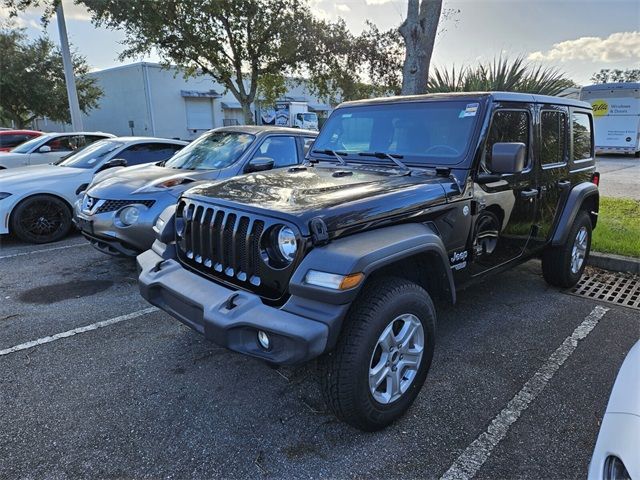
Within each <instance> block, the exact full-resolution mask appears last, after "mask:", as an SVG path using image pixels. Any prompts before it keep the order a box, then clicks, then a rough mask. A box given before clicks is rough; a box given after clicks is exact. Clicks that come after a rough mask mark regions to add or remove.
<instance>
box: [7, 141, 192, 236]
mask: <svg viewBox="0 0 640 480" xmlns="http://www.w3.org/2000/svg"><path fill="white" fill-rule="evenodd" d="M186 144H187V143H186V142H182V141H180V140H166V139H162V138H149V137H121V138H110V139H105V140H100V141H97V142H95V143H93V144H92V145H89V146H88V147H86V148H84V149H83V150H82V151H80V152H78V153H76V154H74V155H72V156H70V157H68V158H66V159H64V160H62V161H59V162H58V163H56V164H50V165H34V166H29V167H22V168H12V169H10V170H7V171H5V172H2V173H0V234H5V233H14V234H15V235H17V236H18V237H19V238H20V239H21V240H24V241H25V242H31V243H47V242H54V241H56V240H60V239H61V238H63V237H64V236H65V235H67V234H68V233H69V230H70V229H71V228H72V222H71V219H72V213H73V204H74V202H75V201H76V199H77V198H78V194H79V193H80V192H82V191H84V190H85V189H86V188H87V186H88V185H89V183H90V182H91V180H92V179H93V176H94V175H95V174H96V173H99V172H101V171H103V170H106V169H108V168H114V167H118V166H125V165H138V164H142V163H149V162H158V161H162V160H166V159H168V158H170V157H171V156H172V155H173V154H174V153H175V152H176V151H178V150H180V149H181V148H183V147H184V146H185V145H186Z"/></svg>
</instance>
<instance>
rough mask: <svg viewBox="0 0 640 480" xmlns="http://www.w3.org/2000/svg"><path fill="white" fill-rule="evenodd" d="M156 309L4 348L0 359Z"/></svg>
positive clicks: (146, 309) (152, 310)
mask: <svg viewBox="0 0 640 480" xmlns="http://www.w3.org/2000/svg"><path fill="white" fill-rule="evenodd" d="M157 310H158V309H157V308H156V307H149V308H145V309H143V310H138V311H137V312H133V313H128V314H126V315H120V316H119V317H114V318H110V319H109V320H103V321H101V322H96V323H92V324H91V325H87V326H84V327H78V328H74V329H73V330H67V331H66V332H62V333H56V334H55V335H51V336H48V337H42V338H39V339H38V340H32V341H30V342H26V343H21V344H20V345H16V346H15V347H11V348H5V349H4V350H0V357H2V356H3V355H9V354H10V353H15V352H19V351H20V350H28V349H29V348H33V347H37V346H38V345H44V344H45V343H51V342H55V341H56V340H61V339H63V338H68V337H73V336H74V335H78V334H79V333H85V332H90V331H92V330H97V329H98V328H102V327H108V326H109V325H114V324H116V323H120V322H124V321H125V320H131V319H134V318H138V317H142V316H143V315H146V314H148V313H152V312H155V311H157Z"/></svg>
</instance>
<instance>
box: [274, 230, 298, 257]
mask: <svg viewBox="0 0 640 480" xmlns="http://www.w3.org/2000/svg"><path fill="white" fill-rule="evenodd" d="M277 242H278V251H279V252H280V255H282V258H283V259H284V260H286V261H287V262H289V263H291V262H293V260H294V259H295V258H296V252H297V251H298V241H297V240H296V234H295V233H294V231H293V230H291V229H290V228H289V227H286V226H282V227H280V229H279V230H278V235H277Z"/></svg>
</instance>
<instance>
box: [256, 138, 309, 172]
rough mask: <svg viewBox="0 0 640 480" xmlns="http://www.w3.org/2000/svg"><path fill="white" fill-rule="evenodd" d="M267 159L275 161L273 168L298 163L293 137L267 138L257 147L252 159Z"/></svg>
mask: <svg viewBox="0 0 640 480" xmlns="http://www.w3.org/2000/svg"><path fill="white" fill-rule="evenodd" d="M256 157H269V158H272V159H273V160H274V161H275V165H274V166H273V167H274V168H280V167H287V166H289V165H295V164H297V163H298V151H297V148H296V139H295V138H294V137H279V136H278V137H269V138H267V139H266V140H265V141H264V142H262V145H260V147H258V150H256V153H254V154H253V158H256Z"/></svg>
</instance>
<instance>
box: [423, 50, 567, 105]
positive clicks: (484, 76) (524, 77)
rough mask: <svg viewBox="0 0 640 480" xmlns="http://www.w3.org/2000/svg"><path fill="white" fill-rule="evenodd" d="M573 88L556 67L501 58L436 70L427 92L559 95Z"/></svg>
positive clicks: (521, 58) (518, 58)
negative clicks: (503, 92) (468, 65)
mask: <svg viewBox="0 0 640 480" xmlns="http://www.w3.org/2000/svg"><path fill="white" fill-rule="evenodd" d="M573 86H575V83H574V82H573V81H572V80H570V79H569V78H567V77H566V75H565V74H564V73H563V72H561V71H560V70H558V69H557V68H553V67H543V66H542V65H536V64H531V63H528V62H526V60H525V59H524V57H522V56H520V57H516V58H515V59H513V60H511V59H509V58H508V57H502V56H500V57H498V58H496V59H494V60H493V61H491V62H481V63H479V64H478V65H476V66H475V67H462V68H459V69H457V70H456V67H455V66H454V67H451V69H449V70H447V69H441V68H435V69H434V73H433V75H432V76H431V77H430V78H429V83H428V91H429V92H430V93H436V92H471V91H481V92H483V91H506V92H522V93H537V94H541V95H558V94H559V93H561V92H562V91H564V90H566V89H567V88H569V87H573Z"/></svg>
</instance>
